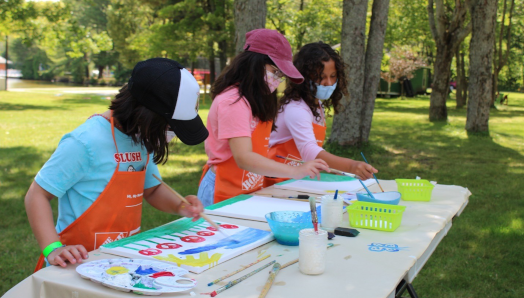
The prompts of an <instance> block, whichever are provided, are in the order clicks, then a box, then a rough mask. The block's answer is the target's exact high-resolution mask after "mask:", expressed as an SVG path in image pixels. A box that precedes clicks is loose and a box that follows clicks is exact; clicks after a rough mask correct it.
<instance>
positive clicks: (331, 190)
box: [275, 179, 377, 194]
mask: <svg viewBox="0 0 524 298" xmlns="http://www.w3.org/2000/svg"><path fill="white" fill-rule="evenodd" d="M363 182H364V184H365V185H366V187H370V186H371V185H373V184H375V183H377V182H376V181H375V179H368V180H364V181H363ZM275 188H280V189H289V190H299V191H303V192H324V193H326V194H335V191H336V190H338V192H339V193H340V192H342V193H344V192H357V191H359V190H363V189H364V187H362V184H360V182H359V181H358V180H353V181H337V182H325V181H310V180H297V181H293V182H290V183H286V184H283V185H278V184H275Z"/></svg>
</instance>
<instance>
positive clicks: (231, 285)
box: [211, 260, 276, 297]
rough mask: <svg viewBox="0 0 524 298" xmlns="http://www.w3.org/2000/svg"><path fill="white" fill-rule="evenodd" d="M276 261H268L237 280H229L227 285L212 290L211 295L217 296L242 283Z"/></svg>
mask: <svg viewBox="0 0 524 298" xmlns="http://www.w3.org/2000/svg"><path fill="white" fill-rule="evenodd" d="M275 263H276V261H275V260H273V261H271V262H269V263H267V264H266V265H264V266H262V267H260V268H258V269H255V270H253V271H251V272H249V273H248V274H246V275H244V276H242V277H239V278H237V279H235V280H232V281H230V282H228V283H227V285H225V286H223V287H220V288H218V289H216V290H214V291H213V292H211V297H215V296H216V295H218V294H220V293H222V292H224V291H225V290H227V289H229V288H231V287H233V286H234V285H236V284H239V283H241V282H242V281H243V280H246V279H247V278H248V277H250V276H253V275H255V274H257V273H258V272H260V271H262V270H264V269H265V268H267V267H269V266H271V265H273V264H275Z"/></svg>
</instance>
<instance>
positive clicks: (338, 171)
mask: <svg viewBox="0 0 524 298" xmlns="http://www.w3.org/2000/svg"><path fill="white" fill-rule="evenodd" d="M277 157H278V158H282V159H285V160H289V161H295V162H299V163H304V161H303V160H298V159H294V158H290V157H284V156H282V155H277ZM329 171H330V173H334V174H338V175H343V176H348V177H351V178H357V179H358V176H357V175H355V174H352V173H347V172H343V171H340V170H337V169H333V168H329Z"/></svg>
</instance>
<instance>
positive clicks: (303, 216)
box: [266, 211, 313, 246]
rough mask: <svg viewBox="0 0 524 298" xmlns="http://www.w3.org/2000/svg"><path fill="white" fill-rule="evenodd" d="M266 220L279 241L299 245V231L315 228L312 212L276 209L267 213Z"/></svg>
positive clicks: (283, 243) (284, 243)
mask: <svg viewBox="0 0 524 298" xmlns="http://www.w3.org/2000/svg"><path fill="white" fill-rule="evenodd" d="M266 220H267V223H268V224H269V227H270V228H271V232H273V235H274V236H275V239H276V240H277V242H278V243H280V244H282V245H289V246H297V245H298V232H299V231H300V230H302V229H311V228H313V223H312V222H311V213H310V212H301V211H275V212H271V213H268V214H266Z"/></svg>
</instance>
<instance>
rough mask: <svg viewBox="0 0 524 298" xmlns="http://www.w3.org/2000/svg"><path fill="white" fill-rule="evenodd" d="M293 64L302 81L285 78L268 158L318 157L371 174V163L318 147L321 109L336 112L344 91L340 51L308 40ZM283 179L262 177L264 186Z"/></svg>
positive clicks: (322, 135) (322, 132) (322, 134)
mask: <svg viewBox="0 0 524 298" xmlns="http://www.w3.org/2000/svg"><path fill="white" fill-rule="evenodd" d="M294 65H295V67H296V68H297V69H298V70H299V71H300V72H301V74H302V75H303V76H304V78H305V81H304V83H302V84H297V83H296V82H293V81H291V82H289V83H288V85H287V87H286V90H285V91H284V96H283V97H282V98H281V99H280V101H279V104H280V108H279V113H278V116H277V120H276V122H275V125H276V131H273V132H272V133H271V137H270V140H269V147H270V148H269V153H268V154H269V158H271V159H273V160H275V161H278V162H281V163H289V161H286V160H283V159H280V158H278V157H277V155H278V156H284V157H290V158H293V159H299V160H303V161H309V160H314V159H316V158H318V159H322V160H325V161H326V162H327V164H328V165H329V166H330V167H331V168H334V169H337V170H341V171H345V172H349V173H354V174H356V175H358V176H360V177H361V178H362V179H367V178H373V173H376V172H377V170H376V169H375V168H374V167H372V166H371V165H368V164H366V163H365V162H360V161H355V160H352V159H349V158H344V157H339V156H336V155H333V154H331V153H329V152H327V151H325V150H324V149H323V148H322V144H323V143H324V139H325V136H326V121H325V118H324V109H326V108H328V109H329V108H330V107H333V109H334V111H335V113H337V112H338V108H339V102H340V99H341V98H342V94H343V93H344V94H346V93H347V91H346V90H347V79H346V75H345V72H344V67H345V65H344V62H343V61H342V58H341V57H340V55H339V54H338V53H337V52H335V51H334V50H333V49H332V48H331V47H330V46H329V45H327V44H325V43H323V42H316V43H310V44H307V45H305V46H303V47H302V48H301V49H300V51H299V52H298V53H297V54H296V55H295V59H294ZM346 95H347V94H346ZM283 180H287V179H285V178H277V179H271V178H266V179H265V183H264V186H270V185H273V184H274V183H277V182H280V181H283Z"/></svg>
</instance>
